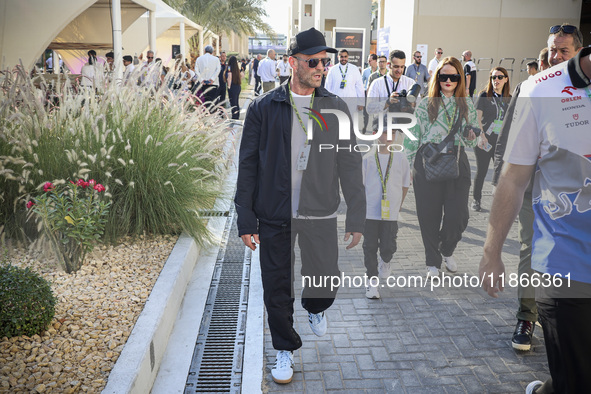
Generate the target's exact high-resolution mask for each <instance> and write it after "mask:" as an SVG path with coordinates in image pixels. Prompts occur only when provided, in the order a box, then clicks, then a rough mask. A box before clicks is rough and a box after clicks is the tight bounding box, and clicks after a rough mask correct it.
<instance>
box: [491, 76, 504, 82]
mask: <svg viewBox="0 0 591 394" xmlns="http://www.w3.org/2000/svg"><path fill="white" fill-rule="evenodd" d="M490 79H492V80H493V81H494V80H495V79H498V80H499V81H502V80H503V79H505V76H504V75H491V76H490Z"/></svg>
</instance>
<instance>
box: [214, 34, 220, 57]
mask: <svg viewBox="0 0 591 394" xmlns="http://www.w3.org/2000/svg"><path fill="white" fill-rule="evenodd" d="M215 43H216V46H215V55H216V56H219V55H220V36H218V38H217V40H216V42H215Z"/></svg>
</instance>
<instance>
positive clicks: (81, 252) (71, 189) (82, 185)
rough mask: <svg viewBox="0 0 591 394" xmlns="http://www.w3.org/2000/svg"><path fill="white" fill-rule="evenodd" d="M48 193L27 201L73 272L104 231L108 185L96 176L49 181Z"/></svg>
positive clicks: (64, 262) (61, 260)
mask: <svg viewBox="0 0 591 394" xmlns="http://www.w3.org/2000/svg"><path fill="white" fill-rule="evenodd" d="M43 191H44V193H43V194H42V195H40V196H37V197H35V198H34V199H33V200H31V201H29V202H28V203H27V208H30V209H31V210H32V212H33V213H34V214H36V215H37V216H38V218H39V219H40V220H41V222H42V223H43V229H44V231H45V235H46V236H47V237H48V238H49V241H50V243H51V246H52V248H53V251H54V252H55V255H56V257H57V259H58V261H59V263H60V265H61V266H62V268H63V269H64V270H65V271H66V272H67V273H68V274H69V273H72V272H75V271H78V270H79V269H80V267H82V264H83V263H84V258H85V257H86V255H87V254H88V253H90V252H92V250H93V249H94V245H95V243H96V242H97V241H98V240H99V239H100V236H101V235H102V234H103V231H104V228H105V223H106V219H105V216H106V215H107V214H108V212H109V206H110V205H111V202H110V201H103V199H102V198H101V193H102V192H104V191H105V187H104V186H103V185H101V184H100V183H97V182H96V181H95V180H94V179H91V180H90V181H89V182H86V181H84V180H83V179H79V180H78V181H77V182H73V181H70V182H66V183H65V184H62V185H54V184H52V183H51V182H46V183H45V185H44V186H43Z"/></svg>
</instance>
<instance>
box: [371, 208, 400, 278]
mask: <svg viewBox="0 0 591 394" xmlns="http://www.w3.org/2000/svg"><path fill="white" fill-rule="evenodd" d="M397 235H398V222H397V221H394V220H372V219H366V220H365V231H364V232H363V261H364V263H365V272H366V273H367V276H368V277H372V276H378V250H379V252H380V257H381V258H382V260H384V262H385V263H389V262H390V260H392V256H394V253H396V236H397Z"/></svg>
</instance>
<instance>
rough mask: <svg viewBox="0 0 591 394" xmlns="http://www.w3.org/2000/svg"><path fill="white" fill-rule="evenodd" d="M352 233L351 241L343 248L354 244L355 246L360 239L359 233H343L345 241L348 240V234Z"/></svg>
mask: <svg viewBox="0 0 591 394" xmlns="http://www.w3.org/2000/svg"><path fill="white" fill-rule="evenodd" d="M351 235H353V239H352V240H351V243H350V244H349V245H347V247H346V248H345V249H347V250H349V249H351V248H354V247H355V246H357V244H358V243H359V241H360V240H361V235H362V234H361V233H351V232H349V233H346V234H345V242H347V241H348V240H349V236H351Z"/></svg>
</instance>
